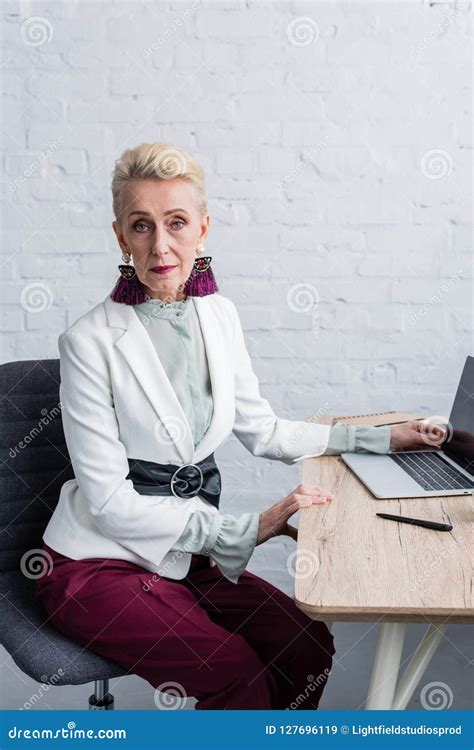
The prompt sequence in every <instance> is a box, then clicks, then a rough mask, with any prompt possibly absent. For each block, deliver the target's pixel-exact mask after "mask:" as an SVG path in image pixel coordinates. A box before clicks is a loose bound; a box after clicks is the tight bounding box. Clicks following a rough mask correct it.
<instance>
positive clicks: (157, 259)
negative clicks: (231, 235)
mask: <svg viewBox="0 0 474 750" xmlns="http://www.w3.org/2000/svg"><path fill="white" fill-rule="evenodd" d="M112 195H113V210H114V214H115V217H116V220H115V221H114V222H113V229H114V231H115V234H116V237H117V240H118V244H119V245H120V248H121V250H122V253H123V255H122V260H123V261H124V264H123V265H120V266H119V269H120V273H121V276H120V278H119V281H118V282H117V284H116V286H115V288H114V289H113V291H112V293H111V294H108V295H107V297H106V299H105V300H104V301H103V302H101V303H99V304H98V305H96V306H95V307H94V308H93V309H92V310H89V311H88V312H86V313H85V314H84V315H83V316H82V317H80V318H79V319H78V320H76V321H75V323H74V324H73V325H72V326H70V327H69V328H68V329H67V330H66V331H64V332H63V333H62V334H61V335H60V337H59V341H58V343H59V350H60V368H61V385H60V397H61V404H62V409H63V411H62V419H63V425H64V432H65V437H66V443H67V446H68V450H69V454H70V458H71V463H72V467H73V469H74V479H72V480H69V481H68V482H66V483H65V484H64V485H63V487H62V488H61V493H60V498H59V502H58V505H57V507H56V509H55V511H54V513H53V516H52V518H51V520H50V523H49V524H48V526H47V528H46V530H45V533H44V537H43V539H44V543H45V544H44V554H45V555H47V556H48V557H49V559H50V561H51V562H52V570H51V572H50V574H48V575H45V576H43V577H42V578H40V579H39V580H38V586H37V595H38V597H39V598H40V599H41V601H42V602H43V604H44V606H45V608H46V611H47V613H48V615H49V617H50V619H51V622H52V623H53V625H54V626H55V627H56V628H57V629H58V630H60V631H61V632H63V633H64V634H65V635H66V636H68V637H69V638H71V639H72V640H74V641H76V642H78V643H79V644H81V645H83V646H84V647H87V648H89V649H91V650H93V651H95V652H97V653H98V654H102V655H103V656H105V657H109V658H111V659H113V660H115V661H116V662H118V663H120V664H122V665H123V666H124V667H126V668H127V669H128V670H129V671H130V672H131V673H135V674H138V675H140V676H142V677H143V678H145V679H146V680H148V681H149V682H150V683H151V685H153V686H154V687H155V688H158V689H160V690H161V691H164V692H166V691H167V690H170V689H172V688H173V686H174V690H176V684H177V685H178V689H179V691H180V694H181V695H182V696H185V695H188V696H194V697H195V698H197V704H196V708H197V709H248V708H250V709H284V708H287V707H293V706H296V707H297V708H298V709H308V708H317V707H318V704H319V700H320V697H321V694H322V691H323V689H324V686H325V684H326V681H327V676H328V674H329V672H330V669H331V665H332V656H333V654H334V653H335V651H334V646H333V638H332V636H331V634H330V632H329V630H328V629H327V627H326V625H325V624H324V623H322V622H317V621H315V620H311V619H310V618H309V617H307V616H306V615H305V614H304V613H303V612H301V610H299V609H298V608H297V606H296V605H295V603H294V601H293V600H292V599H291V598H289V597H288V596H286V595H285V594H284V593H283V592H282V591H280V590H279V589H277V588H276V587H275V586H273V585H271V584H270V583H269V582H267V581H265V580H263V579H262V578H259V577H258V576H256V575H253V574H251V573H249V572H248V571H246V570H245V568H246V566H247V562H248V560H249V558H250V556H251V554H252V552H253V550H254V548H255V546H256V545H260V544H263V543H265V542H266V541H267V540H268V539H270V538H272V537H275V536H278V535H288V536H291V537H293V538H294V539H296V535H297V531H296V529H295V528H293V527H292V526H290V525H289V524H288V520H289V518H290V517H291V516H292V515H293V514H294V513H295V512H296V511H298V510H299V509H300V508H302V507H308V506H310V505H313V504H314V505H325V504H326V503H328V502H330V501H331V500H332V499H333V498H332V495H331V494H330V493H329V492H326V491H324V490H323V489H321V488H318V487H308V486H303V485H299V486H298V487H297V488H296V489H295V490H294V491H293V492H291V493H290V494H289V495H288V496H286V497H284V498H282V499H280V500H278V502H276V503H274V504H273V505H272V506H271V507H269V508H268V509H267V510H265V511H263V512H262V513H244V514H242V515H240V516H238V517H235V516H233V515H230V514H227V513H222V512H221V511H220V510H219V498H220V490H221V483H220V473H219V470H218V467H217V465H216V463H215V460H214V450H215V449H216V448H217V447H218V446H219V445H220V444H221V443H223V442H224V441H225V439H226V438H227V437H228V436H229V434H230V433H231V432H233V433H234V434H235V435H236V436H237V437H238V439H239V440H240V441H241V442H242V443H243V444H244V446H245V447H246V448H248V450H249V451H251V452H252V453H253V454H254V455H256V456H264V457H266V458H270V459H275V460H280V461H282V462H284V463H287V464H293V463H295V462H296V461H299V460H301V459H302V458H304V457H306V456H320V455H322V454H323V453H325V454H328V453H332V454H334V453H341V452H342V451H347V450H355V451H374V452H380V453H386V452H388V451H389V449H390V448H391V449H399V448H402V447H405V448H406V447H415V446H417V445H422V444H423V443H422V438H421V436H420V434H419V433H418V432H417V426H418V425H417V423H409V424H408V425H404V426H402V427H396V428H392V430H390V428H389V427H383V428H372V427H367V426H362V427H361V426H359V427H347V426H344V425H337V426H335V427H332V428H330V427H328V426H323V425H317V424H313V423H310V422H306V421H304V422H303V421H291V420H284V419H281V418H279V417H277V416H276V415H275V414H274V412H273V411H272V409H271V406H270V404H269V403H268V401H266V400H265V399H263V398H262V397H261V395H260V393H259V386H258V381H257V378H256V376H255V373H254V372H253V369H252V365H251V362H250V358H249V355H248V352H247V349H246V347H245V342H244V337H243V333H242V328H241V325H240V320H239V316H238V313H237V310H236V308H235V306H234V304H233V303H232V302H231V301H230V299H228V298H226V297H224V296H223V295H221V294H219V292H218V287H217V283H216V280H215V278H214V275H213V272H212V269H211V267H210V263H211V258H210V257H209V256H205V255H204V256H203V255H202V251H203V243H204V240H205V239H206V237H207V234H208V229H209V214H208V209H207V203H206V196H205V190H204V176H203V172H202V169H201V168H200V167H199V165H198V164H196V162H195V161H194V160H193V158H192V157H191V156H190V155H189V154H187V153H186V152H184V151H183V150H181V149H179V148H177V147H174V146H171V145H170V144H166V143H153V144H146V143H145V144H142V145H140V146H138V147H136V148H132V149H128V150H126V151H125V152H124V153H123V154H122V156H121V158H120V159H119V160H118V162H117V163H116V165H115V169H114V173H113V179H112ZM132 259H133V266H132V265H131V260H132ZM237 261H238V259H237ZM308 675H313V676H314V677H313V681H314V684H311V686H310V689H308V680H310V678H309V677H308ZM170 686H171V687H170Z"/></svg>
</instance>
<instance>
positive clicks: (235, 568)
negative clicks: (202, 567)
mask: <svg viewBox="0 0 474 750" xmlns="http://www.w3.org/2000/svg"><path fill="white" fill-rule="evenodd" d="M259 518H260V514H259V513H244V514H243V515H241V516H239V518H235V517H234V516H228V515H224V516H223V517H222V524H221V527H220V529H219V533H218V535H217V539H216V541H215V544H214V548H213V549H212V551H211V557H212V559H213V560H214V561H215V563H216V565H217V566H218V568H219V570H220V571H221V573H222V575H223V576H225V577H226V578H227V579H228V580H229V581H231V582H232V583H238V581H239V577H240V576H241V575H242V573H243V572H244V570H245V568H246V567H247V563H248V561H249V559H250V557H251V556H252V553H253V551H254V549H255V545H256V543H257V535H258V526H259Z"/></svg>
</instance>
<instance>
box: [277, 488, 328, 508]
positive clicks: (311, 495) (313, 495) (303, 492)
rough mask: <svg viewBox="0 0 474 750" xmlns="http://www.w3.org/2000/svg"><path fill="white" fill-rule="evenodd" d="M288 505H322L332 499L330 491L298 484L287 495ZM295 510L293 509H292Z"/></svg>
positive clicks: (304, 506) (300, 506)
mask: <svg viewBox="0 0 474 750" xmlns="http://www.w3.org/2000/svg"><path fill="white" fill-rule="evenodd" d="M287 499H288V504H289V506H293V505H296V508H297V509H298V508H309V507H310V506H311V505H324V504H325V503H328V502H330V501H331V500H333V499H334V495H333V493H332V492H328V491H327V490H323V489H321V488H320V487H310V486H309V485H307V484H299V485H298V487H296V489H295V490H294V491H293V492H292V493H291V494H290V495H288V498H287ZM293 512H295V511H293Z"/></svg>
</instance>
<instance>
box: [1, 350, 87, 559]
mask: <svg viewBox="0 0 474 750" xmlns="http://www.w3.org/2000/svg"><path fill="white" fill-rule="evenodd" d="M59 381H60V374H59V359H37V360H24V361H19V362H7V363H6V364H4V365H0V420H1V425H2V428H1V438H0V459H1V463H0V570H13V569H15V568H18V567H19V565H20V560H21V557H22V555H23V554H24V553H25V552H26V551H27V550H32V549H38V548H41V547H42V545H43V540H42V535H43V531H44V529H45V528H46V526H47V524H48V521H49V519H50V518H51V515H52V513H53V511H54V509H55V507H56V505H57V502H58V499H59V492H60V489H61V486H62V485H63V484H64V482H67V481H68V480H69V479H73V478H74V472H73V470H72V466H71V461H70V459H69V453H68V450H67V447H66V443H65V439H64V431H63V425H62V419H61V404H60V402H59Z"/></svg>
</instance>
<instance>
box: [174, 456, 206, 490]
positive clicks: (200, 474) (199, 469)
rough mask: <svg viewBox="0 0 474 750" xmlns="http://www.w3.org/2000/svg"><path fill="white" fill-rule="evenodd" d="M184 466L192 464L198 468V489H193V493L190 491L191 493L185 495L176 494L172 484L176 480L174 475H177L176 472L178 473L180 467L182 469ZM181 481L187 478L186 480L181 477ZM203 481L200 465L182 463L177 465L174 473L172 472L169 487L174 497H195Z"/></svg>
mask: <svg viewBox="0 0 474 750" xmlns="http://www.w3.org/2000/svg"><path fill="white" fill-rule="evenodd" d="M186 466H194V468H195V469H197V470H198V472H199V476H200V480H201V483H200V485H199V487H198V489H197V490H196V491H193V493H192V494H189V495H186V494H185V493H183V494H182V495H178V494H177V493H176V492H175V491H174V484H175V482H176V476H177V474H178V473H179V472H180V471H181V469H184V468H185V467H186ZM178 478H179V477H178ZM181 481H183V482H187V480H186V479H182V480H181ZM203 483H204V478H203V475H202V471H201V467H200V466H197V465H196V464H183V465H182V466H178V468H177V469H176V471H175V473H174V474H173V476H172V477H171V480H170V487H171V492H172V493H173V495H174V496H175V497H181V498H185V497H195V496H196V495H198V494H199V492H200V490H201V487H202V485H203Z"/></svg>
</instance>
